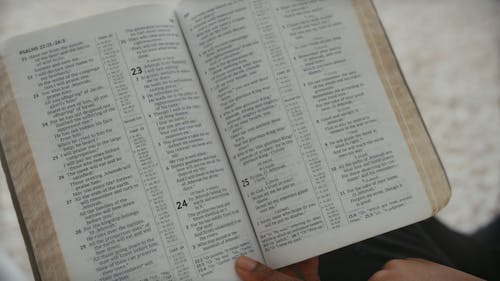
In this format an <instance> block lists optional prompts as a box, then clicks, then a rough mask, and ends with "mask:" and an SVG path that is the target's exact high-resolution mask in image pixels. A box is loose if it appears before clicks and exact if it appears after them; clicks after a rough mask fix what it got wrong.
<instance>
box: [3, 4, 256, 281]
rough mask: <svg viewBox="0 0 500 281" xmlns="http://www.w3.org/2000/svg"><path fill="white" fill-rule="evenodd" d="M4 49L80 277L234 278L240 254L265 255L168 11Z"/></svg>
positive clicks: (146, 10)
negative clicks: (235, 260) (235, 262)
mask: <svg viewBox="0 0 500 281" xmlns="http://www.w3.org/2000/svg"><path fill="white" fill-rule="evenodd" d="M3 55H4V59H5V62H6V65H7V70H8V74H9V76H10V78H11V82H12V87H13V92H14V93H15V100H16V102H17V105H18V107H19V111H20V112H21V116H22V120H23V123H24V125H25V129H26V132H27V135H28V139H29V142H30V145H31V149H32V151H33V158H34V159H35V163H36V166H37V169H38V174H39V177H40V180H41V183H42V185H43V190H44V192H45V195H46V199H47V202H48V206H49V209H50V213H51V215H52V218H53V221H54V224H55V230H56V233H57V239H58V240H59V244H60V247H61V251H62V253H63V256H64V260H65V263H66V266H67V269H68V275H69V277H70V279H71V280H231V281H234V280H236V279H237V277H236V275H235V272H234V259H235V258H236V257H237V256H239V255H243V254H244V255H249V256H252V257H254V258H256V259H258V260H262V257H261V253H260V250H259V247H258V244H257V241H256V239H255V235H254V232H253V230H252V227H251V224H250V222H249V219H248V215H247V213H246V211H245V207H244V206H243V201H242V200H241V197H240V194H239V190H238V188H237V184H236V182H235V179H234V176H233V174H232V172H231V168H230V166H229V162H228V160H227V158H226V154H225V152H224V149H223V148H222V145H221V141H220V139H219V136H218V133H217V130H216V127H215V124H214V122H213V119H212V117H211V114H210V110H209V108H208V105H207V103H206V99H205V97H204V95H203V92H202V89H201V87H200V84H199V81H198V78H197V75H196V71H195V70H194V67H193V64H192V61H191V58H190V55H189V52H188V50H187V47H186V46H185V41H184V38H183V37H182V33H181V31H180V28H179V25H178V23H177V20H176V17H175V15H174V14H173V12H172V11H171V10H169V9H168V8H166V7H163V6H141V7H135V8H129V9H126V10H121V11H118V12H114V13H110V14H105V15H101V16H96V17H92V18H88V19H85V20H81V21H78V22H73V23H70V24H66V25H62V26H58V27H55V28H52V29H48V30H43V31H40V32H35V33H32V34H28V35H24V36H21V37H17V38H15V39H13V40H10V41H8V42H7V44H6V46H5V49H4V50H3ZM38 235H40V233H39V234H38ZM48 239H55V237H48ZM37 254H39V255H43V253H35V256H36V255H37Z"/></svg>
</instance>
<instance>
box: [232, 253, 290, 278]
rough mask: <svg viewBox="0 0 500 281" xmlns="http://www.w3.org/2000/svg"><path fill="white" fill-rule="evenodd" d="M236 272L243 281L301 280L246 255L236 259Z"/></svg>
mask: <svg viewBox="0 0 500 281" xmlns="http://www.w3.org/2000/svg"><path fill="white" fill-rule="evenodd" d="M236 273H237V274H238V276H239V277H240V278H241V279H242V280H243V281H299V280H298V279H296V278H293V277H290V276H287V275H285V274H283V273H281V272H279V271H276V270H272V269H271V268H269V267H267V266H265V265H263V264H261V263H259V262H257V261H254V260H252V259H250V258H248V257H245V256H241V257H239V258H238V259H237V260H236Z"/></svg>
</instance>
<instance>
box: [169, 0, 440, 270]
mask: <svg viewBox="0 0 500 281" xmlns="http://www.w3.org/2000/svg"><path fill="white" fill-rule="evenodd" d="M177 13H178V17H179V19H180V22H181V26H182V29H183V32H184V33H185V37H186V38H187V42H188V45H189V48H190V50H191V53H192V56H193V59H194V61H195V63H196V66H197V70H198V73H199V75H200V77H201V80H202V84H203V86H204V88H205V90H206V94H207V97H208V101H209V103H210V105H211V109H212V112H213V114H214V116H215V119H216V122H217V125H218V128H219V130H220V131H221V135H222V138H223V141H224V145H225V147H226V151H227V154H228V156H229V158H230V161H231V164H232V167H233V170H234V172H235V174H236V177H237V180H238V184H239V187H240V190H241V193H242V195H243V197H244V200H245V203H246V206H247V210H248V212H249V214H250V217H251V220H252V223H253V225H254V228H255V231H256V233H257V237H258V239H259V242H260V245H261V248H262V250H263V252H264V258H265V260H266V262H267V263H268V264H269V265H270V266H272V267H281V266H284V265H288V264H291V263H294V262H297V261H300V260H303V259H305V258H309V257H312V256H315V255H318V254H321V253H324V252H328V251H330V250H333V249H336V248H339V247H342V246H345V245H347V244H350V243H353V242H356V241H359V240H362V239H365V238H368V237H370V236H374V235H377V234H380V233H382V232H386V231H389V230H392V229H394V228H396V227H401V226H404V225H406V224H410V223H412V222H415V221H418V220H421V219H423V218H425V217H428V216H430V215H431V207H430V205H429V202H428V199H427V197H426V194H425V192H424V190H423V188H422V184H421V182H420V178H419V176H418V174H417V171H416V168H415V165H414V163H413V160H412V158H411V157H410V154H409V151H408V146H407V144H406V143H405V140H404V138H403V135H402V134H401V130H400V128H399V126H398V123H397V121H396V118H395V115H394V112H393V109H392V108H391V106H390V104H389V102H388V100H387V96H386V93H385V91H384V88H383V87H382V84H381V82H380V81H379V78H378V76H377V72H376V70H375V67H374V65H373V61H372V58H371V55H370V51H369V49H368V47H367V44H366V42H365V40H364V37H363V35H362V32H361V29H360V26H359V23H358V21H357V17H356V14H355V13H354V10H353V6H352V3H351V2H350V1H347V0H345V1H328V0H314V1H313V0H311V1H299V0H297V1H289V0H275V1H265V0H247V1H242V0H219V1H196V0H193V1H188V2H185V3H183V4H181V7H180V8H179V9H178V10H177Z"/></svg>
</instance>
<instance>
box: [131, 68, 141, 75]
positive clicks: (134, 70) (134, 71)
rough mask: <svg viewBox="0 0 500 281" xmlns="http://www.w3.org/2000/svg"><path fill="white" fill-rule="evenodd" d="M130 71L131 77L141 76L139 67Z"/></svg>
mask: <svg viewBox="0 0 500 281" xmlns="http://www.w3.org/2000/svg"><path fill="white" fill-rule="evenodd" d="M130 71H131V72H132V76H135V75H139V74H142V68H141V67H140V66H137V67H132V68H131V69H130Z"/></svg>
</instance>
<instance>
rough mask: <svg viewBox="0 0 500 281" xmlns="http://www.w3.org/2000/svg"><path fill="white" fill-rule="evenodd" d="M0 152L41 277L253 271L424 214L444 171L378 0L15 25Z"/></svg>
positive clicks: (245, 3)
mask: <svg viewBox="0 0 500 281" xmlns="http://www.w3.org/2000/svg"><path fill="white" fill-rule="evenodd" d="M0 54H1V57H0V85H1V92H0V143H1V158H2V164H3V168H4V170H5V172H6V175H7V179H8V184H9V189H10V192H11V195H12V199H13V202H14V206H15V208H16V212H17V215H18V219H19V222H20V225H21V229H22V231H23V235H24V239H25V242H26V245H27V249H28V252H29V256H30V262H31V263H32V268H33V272H34V276H35V278H36V279H39V280H219V281H220V280H228V281H229V280H238V278H237V276H236V275H235V272H234V260H235V259H236V258H237V257H238V256H240V255H247V256H250V257H252V258H254V259H257V260H259V261H261V262H263V263H266V264H267V265H269V266H271V267H273V268H279V267H283V266H286V265H290V264H293V263H296V262H299V261H301V260H304V259H307V258H310V257H313V256H317V255H320V254H322V253H325V252H329V251H332V250H335V249H337V248H340V247H343V246H346V245H349V244H352V243H355V242H357V241H360V240H363V239H366V238H369V237H372V236H375V235H378V234H381V233H384V232H387V231H390V230H393V229H396V228H399V227H402V226H405V225H408V224H411V223H414V222H417V221H420V220H423V219H425V218H428V217H430V216H432V215H433V214H435V213H436V212H437V211H438V210H439V209H441V208H442V207H443V206H444V205H445V204H446V202H447V201H448V199H449V197H450V194H451V193H450V187H449V184H448V181H447V178H446V174H445V171H444V169H443V167H442V164H441V163H440V160H439V157H438V155H437V154H436V151H435V149H434V147H433V144H432V142H431V139H430V137H429V135H428V133H427V131H426V128H425V125H424V124H423V122H422V119H421V117H420V114H419V112H418V109H417V107H416V104H415V102H414V100H413V98H412V95H411V93H410V91H409V89H408V87H407V85H406V83H405V81H404V78H403V75H402V73H401V71H400V69H399V67H398V64H397V60H396V58H395V57H394V54H393V52H392V50H391V47H390V44H389V42H388V40H387V38H386V35H385V32H384V29H383V27H382V25H381V24H380V22H379V19H378V16H377V13H376V10H375V9H374V7H373V4H372V3H371V2H370V1H367V0H352V1H351V0H339V1H327V0H308V1H298V0H297V1H295V0H294V1H290V0H273V1H267V0H215V1H203V0H186V1H184V2H181V3H180V4H179V5H178V6H176V7H168V6H163V5H143V6H135V7H130V8H126V9H123V10H118V11H114V12H109V13H105V14H102V15H96V16H92V17H89V18H85V19H81V20H78V21H74V22H70V23H66V24H62V25H58V26H55V27H52V28H48V29H44V30H40V31H36V32H33V33H29V34H25V35H20V36H17V37H14V38H12V39H10V40H7V41H6V42H3V43H2V45H1V51H0Z"/></svg>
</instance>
